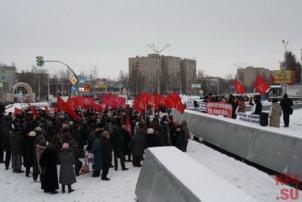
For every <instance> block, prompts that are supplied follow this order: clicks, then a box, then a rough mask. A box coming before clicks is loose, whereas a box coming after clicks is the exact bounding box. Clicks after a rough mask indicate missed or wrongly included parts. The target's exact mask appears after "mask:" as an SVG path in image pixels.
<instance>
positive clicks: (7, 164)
mask: <svg viewBox="0 0 302 202" xmlns="http://www.w3.org/2000/svg"><path fill="white" fill-rule="evenodd" d="M11 156H12V153H11V151H10V150H6V152H5V162H4V163H5V168H6V169H8V167H9V163H10V158H11Z"/></svg>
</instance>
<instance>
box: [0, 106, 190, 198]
mask: <svg viewBox="0 0 302 202" xmlns="http://www.w3.org/2000/svg"><path fill="white" fill-rule="evenodd" d="M0 114H1V116H0V163H4V165H5V168H6V170H10V168H12V171H13V173H25V176H26V177H30V176H31V175H32V177H33V181H35V182H37V181H38V180H39V181H40V182H41V189H42V190H44V192H47V193H52V194H55V193H58V189H59V183H60V184H61V188H62V193H65V191H66V187H67V189H68V190H67V191H68V193H70V192H72V191H74V190H73V189H72V184H74V183H75V182H76V181H77V178H76V177H77V176H78V175H80V174H83V173H84V171H85V170H86V171H85V172H87V169H89V167H87V164H86V163H87V161H86V158H88V157H91V156H93V158H91V161H92V177H101V179H102V180H104V181H109V180H110V179H109V178H108V172H109V170H110V168H112V169H113V168H114V170H118V168H119V166H118V165H119V164H120V166H121V170H123V171H126V170H128V168H127V167H126V165H125V161H130V162H131V161H132V164H133V166H135V167H140V166H142V164H141V162H142V160H143V155H144V151H145V149H146V148H148V147H155V146H169V145H172V146H175V147H177V148H178V149H180V150H181V151H184V152H185V151H186V149H187V144H188V139H189V138H190V132H189V130H188V128H187V124H186V122H185V121H183V122H182V123H177V122H175V121H174V120H173V116H171V115H169V114H166V115H164V116H162V117H160V116H159V114H158V113H154V112H152V110H151V109H150V110H148V111H147V112H146V113H137V112H135V110H134V109H132V108H127V109H122V108H119V109H110V110H109V109H108V108H106V109H105V110H104V111H103V112H95V111H93V110H92V109H88V110H87V111H85V112H83V114H82V115H83V116H82V117H83V118H82V119H81V120H78V121H75V120H73V119H72V118H71V117H70V116H68V115H67V114H66V113H63V112H58V113H55V114H49V113H46V112H45V111H40V114H39V117H38V118H37V117H34V116H33V114H32V113H31V111H30V110H27V111H24V112H23V113H22V114H20V115H14V114H12V113H9V114H8V115H3V113H0ZM91 154H92V155H91ZM84 159H85V160H84ZM89 159H90V158H89ZM118 161H119V162H118ZM10 164H11V166H10ZM58 167H60V169H59V172H58ZM101 172H102V173H101Z"/></svg>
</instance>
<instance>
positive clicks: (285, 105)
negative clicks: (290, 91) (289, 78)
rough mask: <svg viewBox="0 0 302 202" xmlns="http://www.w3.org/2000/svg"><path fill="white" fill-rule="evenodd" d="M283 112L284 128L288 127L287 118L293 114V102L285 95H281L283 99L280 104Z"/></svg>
mask: <svg viewBox="0 0 302 202" xmlns="http://www.w3.org/2000/svg"><path fill="white" fill-rule="evenodd" d="M280 105H281V107H282V111H283V121H284V127H288V126H289V116H290V115H291V114H292V113H293V105H294V104H293V101H292V100H291V99H290V98H288V96H287V94H286V93H285V94H284V95H283V99H282V100H281V102H280Z"/></svg>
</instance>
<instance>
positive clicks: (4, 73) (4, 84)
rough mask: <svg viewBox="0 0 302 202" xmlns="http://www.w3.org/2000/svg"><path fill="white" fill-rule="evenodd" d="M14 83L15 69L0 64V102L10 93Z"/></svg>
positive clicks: (12, 66) (13, 66)
mask: <svg viewBox="0 0 302 202" xmlns="http://www.w3.org/2000/svg"><path fill="white" fill-rule="evenodd" d="M15 83H16V67H15V65H14V64H12V65H11V66H9V65H4V64H0V101H3V100H5V95H6V94H7V93H11V91H12V88H13V86H14V84H15Z"/></svg>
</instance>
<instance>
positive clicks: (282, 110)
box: [204, 93, 293, 128]
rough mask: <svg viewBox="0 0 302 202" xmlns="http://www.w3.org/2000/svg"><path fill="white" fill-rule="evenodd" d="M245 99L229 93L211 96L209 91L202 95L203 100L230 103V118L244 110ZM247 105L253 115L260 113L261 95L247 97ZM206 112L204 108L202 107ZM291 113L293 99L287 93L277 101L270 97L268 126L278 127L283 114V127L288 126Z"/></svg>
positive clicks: (234, 117) (235, 116)
mask: <svg viewBox="0 0 302 202" xmlns="http://www.w3.org/2000/svg"><path fill="white" fill-rule="evenodd" d="M246 101H247V98H246V97H243V96H234V95H232V94H231V95H229V97H228V98H226V97H213V96H212V94H211V93H209V94H208V95H206V96H205V97H204V102H205V103H207V102H222V103H226V104H230V105H231V106H232V118H233V119H236V118H237V116H238V113H239V112H243V113H245V112H246V105H247V104H246ZM248 105H249V106H250V107H251V113H252V114H254V115H259V116H260V115H261V113H262V112H263V111H262V109H263V108H262V103H261V96H260V95H255V96H254V97H250V98H249V99H248ZM204 109H205V110H204V112H206V108H204ZM292 113H293V101H292V99H290V98H289V97H288V95H287V94H284V96H283V99H282V100H281V101H280V103H279V102H278V100H277V99H276V98H274V99H272V106H271V108H270V111H269V120H270V121H269V126H271V127H277V128H279V127H280V118H281V116H282V114H283V122H284V127H289V122H290V115H291V114H292Z"/></svg>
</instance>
